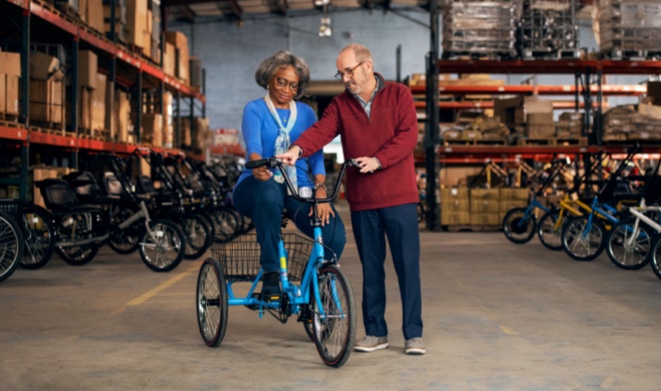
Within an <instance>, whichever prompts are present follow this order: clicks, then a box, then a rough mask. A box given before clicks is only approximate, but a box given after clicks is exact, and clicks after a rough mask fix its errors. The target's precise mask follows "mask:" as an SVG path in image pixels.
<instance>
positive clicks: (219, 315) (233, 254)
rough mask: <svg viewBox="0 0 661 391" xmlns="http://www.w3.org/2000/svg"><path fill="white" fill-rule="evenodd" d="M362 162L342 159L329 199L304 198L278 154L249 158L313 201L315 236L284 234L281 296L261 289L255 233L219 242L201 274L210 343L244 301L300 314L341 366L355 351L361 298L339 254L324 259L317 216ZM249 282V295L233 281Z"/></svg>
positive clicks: (329, 361) (200, 304)
mask: <svg viewBox="0 0 661 391" xmlns="http://www.w3.org/2000/svg"><path fill="white" fill-rule="evenodd" d="M349 165H352V166H357V165H356V163H355V162H354V161H353V160H350V161H347V162H345V163H344V164H343V165H342V169H341V171H340V174H339V176H338V178H337V181H336V183H335V186H334V188H333V191H332V193H331V196H330V197H328V198H325V199H316V198H303V197H301V195H299V193H298V191H297V190H296V189H295V187H294V186H293V185H292V183H291V180H290V179H289V177H288V176H287V171H286V170H285V169H284V165H283V163H282V162H281V161H279V160H278V159H276V158H268V159H260V160H255V161H251V162H248V163H246V168H251V169H252V168H257V167H262V166H267V167H269V168H278V169H280V171H281V172H282V174H283V177H284V179H285V182H286V184H287V187H288V189H289V190H290V192H291V194H292V195H293V196H294V197H296V199H298V200H299V201H302V202H306V203H310V204H311V205H312V208H313V211H314V214H313V216H314V217H313V220H312V225H313V228H314V241H312V240H310V239H308V238H306V237H303V236H300V235H297V234H293V233H284V234H282V239H281V240H280V242H279V244H278V249H279V258H280V284H281V287H282V294H281V295H280V298H279V300H271V299H269V298H265V297H262V295H260V294H259V293H256V290H255V289H256V288H257V286H258V284H259V283H260V281H261V277H262V274H263V271H262V269H261V265H260V262H259V258H260V248H259V243H258V242H257V237H256V235H254V234H248V235H242V236H240V237H238V238H235V239H234V240H232V241H229V242H226V243H215V244H214V245H213V247H212V253H213V257H212V258H207V259H206V260H205V261H204V262H203V263H202V266H201V268H200V272H199V275H198V280H197V294H196V307H197V321H198V326H199V329H200V334H201V335H202V339H203V340H204V342H205V343H206V344H207V346H210V347H218V345H220V343H221V342H222V340H223V338H224V336H225V331H226V330H227V316H228V314H227V309H228V306H245V307H247V308H248V309H251V310H254V311H258V312H259V316H260V318H261V317H262V316H263V314H264V313H265V312H268V313H270V314H271V315H273V316H275V317H276V318H277V319H278V320H279V321H281V322H282V323H285V322H287V320H288V318H289V317H290V316H292V315H298V321H300V322H302V323H303V325H304V327H305V331H306V333H307V334H308V336H309V337H310V338H311V339H312V340H314V342H315V345H316V347H317V351H318V352H319V355H320V356H321V359H322V360H323V362H324V364H326V365H329V366H332V367H340V366H342V365H343V364H344V363H345V362H346V361H347V360H348V358H349V356H350V355H351V351H352V350H353V345H354V342H355V337H356V316H357V315H356V304H355V299H354V294H353V290H352V288H351V285H350V284H349V280H348V279H347V277H346V276H345V274H344V273H343V272H342V270H341V269H340V267H339V265H338V263H337V259H334V260H333V261H327V260H325V259H324V251H325V248H324V245H323V242H322V233H321V220H320V219H319V218H318V217H317V206H318V205H319V204H320V203H324V202H332V201H333V200H334V199H335V197H336V196H337V194H338V190H339V184H340V183H341V181H342V177H343V176H344V173H345V171H346V169H347V166H349ZM237 282H246V283H249V284H250V289H249V290H248V293H247V294H246V296H245V297H237V296H236V295H235V294H234V290H233V284H234V283H237Z"/></svg>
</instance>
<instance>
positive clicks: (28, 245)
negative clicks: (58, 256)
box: [21, 205, 55, 269]
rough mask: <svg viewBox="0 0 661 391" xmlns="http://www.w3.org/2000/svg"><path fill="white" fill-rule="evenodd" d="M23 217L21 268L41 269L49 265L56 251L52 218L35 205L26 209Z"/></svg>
mask: <svg viewBox="0 0 661 391" xmlns="http://www.w3.org/2000/svg"><path fill="white" fill-rule="evenodd" d="M21 217H22V223H23V227H22V228H23V236H24V239H25V248H24V249H23V258H22V259H21V267H22V268H25V269H39V268H41V267H43V266H44V265H46V264H47V263H48V261H49V260H50V259H51V257H52V256H53V250H54V249H55V230H54V229H53V223H52V217H51V215H50V214H49V213H48V212H47V211H46V210H44V209H42V208H40V207H38V206H35V205H29V206H26V207H24V208H23V213H22V215H21Z"/></svg>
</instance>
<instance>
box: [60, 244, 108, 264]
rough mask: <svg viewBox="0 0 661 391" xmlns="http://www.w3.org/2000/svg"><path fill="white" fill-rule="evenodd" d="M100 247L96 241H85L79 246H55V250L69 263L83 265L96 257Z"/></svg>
mask: <svg viewBox="0 0 661 391" xmlns="http://www.w3.org/2000/svg"><path fill="white" fill-rule="evenodd" d="M100 247H101V246H100V245H99V244H98V243H87V244H84V245H81V246H73V247H56V248H55V252H56V253H57V255H58V256H59V257H60V258H62V260H63V261H64V262H66V263H68V264H69V265H72V266H83V265H86V264H88V263H90V262H91V261H92V259H94V257H96V254H97V253H98V252H99V248H100Z"/></svg>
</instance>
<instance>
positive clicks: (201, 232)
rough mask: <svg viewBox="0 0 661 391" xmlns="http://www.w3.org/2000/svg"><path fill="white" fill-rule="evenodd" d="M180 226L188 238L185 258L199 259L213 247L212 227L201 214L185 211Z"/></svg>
mask: <svg viewBox="0 0 661 391" xmlns="http://www.w3.org/2000/svg"><path fill="white" fill-rule="evenodd" d="M179 227H180V228H181V231H182V232H183V233H184V236H185V238H186V246H185V252H184V259H198V258H200V257H201V256H202V255H204V253H205V252H206V251H207V250H208V249H209V247H211V242H210V241H209V240H210V238H211V237H212V236H211V228H209V226H208V225H207V222H206V221H205V220H204V218H203V217H201V216H200V215H199V214H196V213H184V214H183V215H182V216H181V218H180V220H179Z"/></svg>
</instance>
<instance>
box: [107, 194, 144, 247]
mask: <svg viewBox="0 0 661 391" xmlns="http://www.w3.org/2000/svg"><path fill="white" fill-rule="evenodd" d="M136 212H137V210H132V209H130V208H128V207H125V206H120V205H112V206H111V211H110V216H111V217H110V221H111V223H112V224H113V228H111V231H110V238H109V240H108V246H109V247H110V248H111V249H112V250H113V251H114V252H116V253H117V254H131V253H134V252H136V251H138V247H139V246H140V237H141V236H143V232H144V222H143V221H141V220H140V221H135V222H134V223H133V224H131V225H130V226H128V227H126V228H125V229H123V230H120V229H119V227H117V226H118V225H119V224H121V223H122V222H123V221H126V220H127V219H128V218H129V217H131V216H132V215H133V214H134V213H136Z"/></svg>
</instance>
